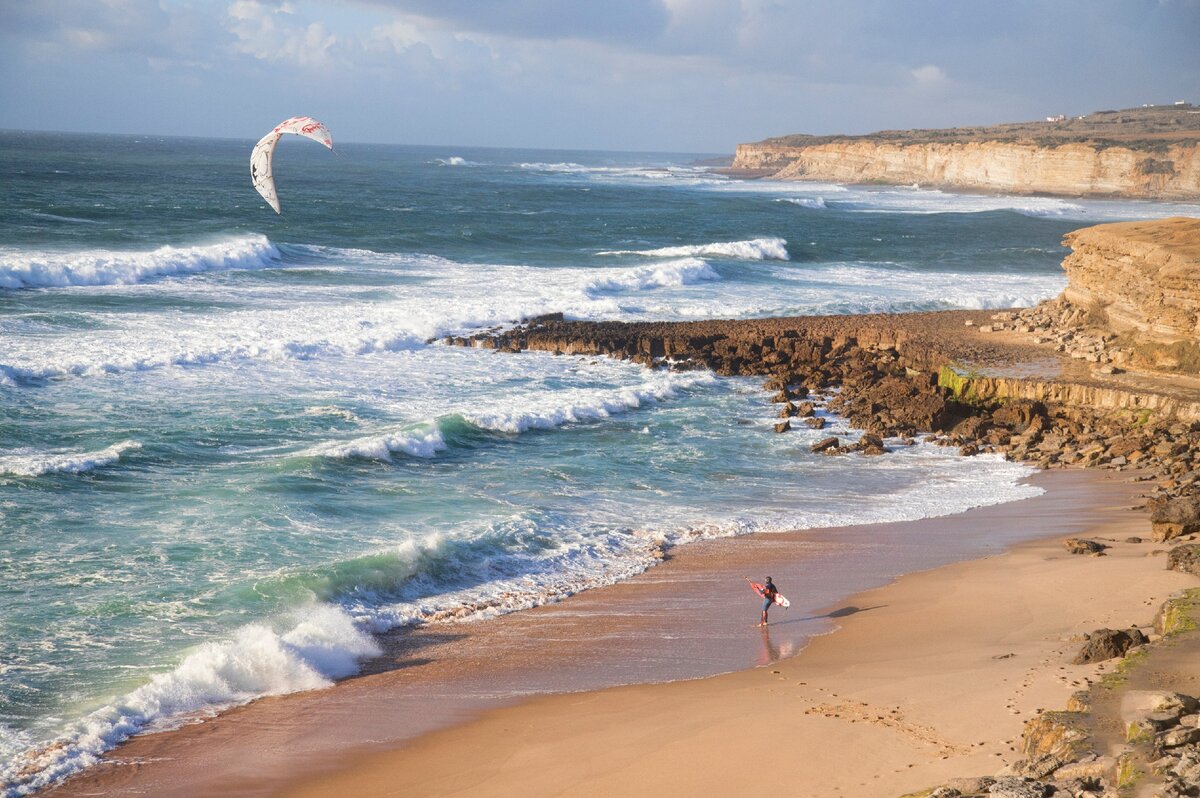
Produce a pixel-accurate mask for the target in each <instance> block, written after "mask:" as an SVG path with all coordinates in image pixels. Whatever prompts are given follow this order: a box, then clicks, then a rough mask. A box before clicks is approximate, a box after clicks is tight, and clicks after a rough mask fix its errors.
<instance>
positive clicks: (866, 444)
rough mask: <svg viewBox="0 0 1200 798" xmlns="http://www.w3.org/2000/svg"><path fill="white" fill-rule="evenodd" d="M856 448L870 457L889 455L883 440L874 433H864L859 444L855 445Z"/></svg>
mask: <svg viewBox="0 0 1200 798" xmlns="http://www.w3.org/2000/svg"><path fill="white" fill-rule="evenodd" d="M854 448H855V449H856V450H857V451H860V452H862V453H863V454H868V455H879V454H887V448H885V447H884V445H883V438H881V437H879V436H878V435H876V434H875V433H873V432H864V433H863V436H862V437H861V438H859V439H858V443H856V444H855V445H854Z"/></svg>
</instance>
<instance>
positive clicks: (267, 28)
mask: <svg viewBox="0 0 1200 798" xmlns="http://www.w3.org/2000/svg"><path fill="white" fill-rule="evenodd" d="M226 15H227V17H228V23H227V27H228V29H229V31H230V32H231V33H232V34H233V35H234V36H235V37H236V41H235V43H234V45H233V48H234V49H235V50H237V51H238V52H242V53H245V54H247V55H250V56H253V57H254V58H257V59H259V60H261V61H268V62H272V63H285V64H293V65H296V66H299V67H306V68H313V69H322V68H328V67H329V66H331V65H332V64H333V62H334V58H335V56H334V54H335V50H336V49H337V47H338V44H339V41H338V38H337V37H336V36H334V35H333V34H331V33H330V32H329V31H328V30H327V29H326V27H325V26H324V25H323V24H322V23H320V22H309V23H307V24H305V22H304V21H303V20H302V19H299V18H297V17H296V12H295V8H294V7H293V6H292V5H291V4H290V3H282V4H278V5H272V4H268V3H262V2H258V0H235V2H234V3H232V4H231V5H230V6H229V8H228V9H227V11H226Z"/></svg>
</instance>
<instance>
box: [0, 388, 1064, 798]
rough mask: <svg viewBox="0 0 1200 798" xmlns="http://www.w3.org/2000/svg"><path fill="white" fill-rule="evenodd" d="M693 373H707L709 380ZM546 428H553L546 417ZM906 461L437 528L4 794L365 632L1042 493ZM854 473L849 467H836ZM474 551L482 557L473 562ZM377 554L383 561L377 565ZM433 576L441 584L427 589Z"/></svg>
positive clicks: (969, 468) (112, 719)
mask: <svg viewBox="0 0 1200 798" xmlns="http://www.w3.org/2000/svg"><path fill="white" fill-rule="evenodd" d="M677 376H681V377H685V378H686V377H688V376H689V375H677ZM690 376H691V377H692V378H694V379H710V380H711V379H712V377H711V375H707V376H706V375H690ZM540 418H541V417H540V416H538V415H537V413H536V412H534V413H533V414H532V415H531V416H529V417H525V418H521V417H517V416H512V417H506V418H499V417H497V418H495V419H491V420H488V419H485V418H482V417H481V418H479V419H477V420H478V421H479V422H480V423H487V424H492V425H493V426H498V427H504V426H511V427H512V428H513V429H516V430H519V429H528V428H532V427H536V426H538V425H539V424H540V423H542V422H541V421H540V420H539V419H540ZM547 421H548V423H555V419H547ZM814 434H815V433H814ZM860 465H861V464H860ZM914 465H917V466H918V467H924V468H930V469H931V471H930V475H929V476H930V478H931V479H932V480H933V481H934V482H935V483H936V484H937V485H938V490H936V491H931V490H929V489H928V484H927V483H926V482H924V481H918V482H917V483H916V484H914V485H913V486H912V487H911V488H909V489H906V490H904V491H902V492H900V493H893V494H890V495H889V496H888V497H887V501H879V502H866V503H859V504H858V505H857V507H856V509H855V510H853V511H851V510H850V508H849V507H848V506H846V505H844V504H838V505H837V506H830V507H828V508H824V509H821V508H816V509H814V510H812V511H810V512H806V513H795V512H793V511H788V510H785V511H776V512H772V511H771V510H770V509H769V508H759V509H758V510H757V511H756V512H755V514H754V515H753V516H739V515H733V516H727V517H723V518H722V517H720V516H719V514H713V513H712V510H711V508H704V511H703V512H704V515H705V516H713V517H712V519H711V520H709V521H707V522H704V523H691V524H690V525H686V524H685V525H680V521H682V520H683V519H682V518H680V519H676V518H672V517H667V518H663V519H662V524H663V529H661V530H645V531H641V532H638V531H634V530H622V531H610V532H608V533H606V534H604V535H602V536H600V537H598V538H597V537H592V536H588V535H585V534H580V533H579V531H578V530H574V531H573V530H571V529H563V530H559V531H557V532H556V533H555V535H554V539H555V545H554V546H552V547H549V548H546V549H544V550H543V551H541V552H538V551H537V550H530V549H529V548H528V547H527V545H526V544H525V542H524V541H525V539H526V538H527V537H528V535H530V534H537V533H539V532H540V531H542V530H540V529H539V522H538V520H537V519H536V518H515V519H513V520H511V521H507V522H504V523H502V524H500V525H499V526H496V527H494V528H492V529H491V530H490V531H486V532H484V533H483V534H473V535H471V536H469V537H464V538H447V537H445V536H442V535H437V534H435V535H430V536H427V537H426V538H424V539H419V540H409V541H407V542H405V543H402V544H400V545H398V546H396V547H394V548H393V549H392V550H390V551H387V552H383V553H381V555H374V556H373V557H372V560H371V564H370V567H369V568H368V569H367V570H368V572H369V573H371V574H375V575H378V574H379V572H380V571H381V569H382V570H383V572H384V575H385V577H386V578H387V579H388V580H390V581H391V582H392V583H393V585H392V586H389V585H388V584H386V583H385V584H380V585H377V588H378V589H381V590H383V591H385V592H384V593H380V592H378V590H377V589H375V588H372V587H370V586H365V585H360V584H359V583H357V582H354V583H349V582H348V583H346V584H345V585H341V586H340V588H341V589H342V590H343V591H344V592H345V597H344V598H341V599H339V598H338V597H337V596H336V595H334V596H328V598H331V599H334V600H335V601H336V602H337V603H334V604H315V605H311V606H309V607H303V608H300V609H299V610H298V611H296V612H295V613H294V618H303V620H300V621H296V620H294V619H293V620H288V619H279V621H278V622H277V623H275V624H270V625H268V624H261V623H257V624H250V625H247V626H244V627H241V628H240V629H238V630H237V631H236V632H235V633H233V634H232V635H231V636H230V637H229V638H227V639H225V640H223V641H217V642H211V643H207V644H204V645H202V646H201V647H199V648H198V649H196V650H194V651H193V652H191V653H190V654H187V655H186V656H184V658H183V659H182V660H181V662H180V663H179V665H178V666H176V667H175V668H174V669H172V670H171V671H168V672H165V673H162V674H159V675H158V676H155V677H154V678H153V679H151V680H150V681H149V682H148V683H147V684H145V685H143V686H142V687H139V688H137V689H136V690H134V691H132V692H130V693H128V694H126V695H124V696H122V697H121V698H119V699H117V700H115V701H113V702H111V703H109V704H108V705H106V706H104V707H102V708H101V709H99V710H96V711H94V712H92V713H91V714H89V715H88V716H86V717H84V718H83V719H81V720H80V721H77V722H75V723H73V724H71V725H70V726H69V727H68V728H67V729H66V730H65V731H64V732H63V733H62V734H61V735H60V736H59V737H57V738H56V739H53V740H51V741H49V742H47V743H43V744H41V745H37V746H35V747H33V748H31V749H29V750H27V751H25V752H24V753H21V754H17V755H16V756H15V757H13V758H12V759H10V760H9V764H8V765H7V766H6V769H5V770H4V771H0V780H3V781H2V782H0V783H4V784H5V785H6V788H5V792H4V795H5V798H9V796H12V797H14V798H15V796H23V795H27V794H30V793H32V792H35V791H36V790H38V789H41V788H43V787H45V786H47V785H49V784H51V783H54V782H55V781H58V780H60V779H62V778H64V777H66V776H68V775H70V774H72V773H75V772H77V771H79V770H82V769H84V768H86V767H89V766H91V765H93V764H95V763H96V762H98V761H99V758H100V756H101V754H103V752H104V751H106V750H108V749H110V748H112V747H114V746H116V745H118V744H120V743H121V742H123V741H124V740H126V739H128V738H129V737H130V736H131V735H133V734H136V733H138V732H140V731H144V730H160V729H165V728H170V727H171V726H172V725H175V724H178V723H180V722H186V721H188V720H195V719H198V718H202V717H207V716H210V715H212V714H215V713H216V712H218V711H220V710H223V709H225V708H228V707H232V706H236V705H239V704H244V703H247V702H249V701H252V700H254V699H255V698H258V697H261V696H267V695H279V694H284V693H291V692H297V691H302V690H311V689H317V688H321V687H325V686H327V685H329V684H330V683H331V682H332V681H333V680H335V679H338V678H342V677H345V676H349V675H352V674H354V673H355V672H357V670H358V668H359V664H360V662H361V661H362V660H363V659H364V658H366V657H370V656H375V655H377V654H378V653H379V648H378V645H377V644H376V643H375V642H374V640H373V639H372V638H371V637H370V636H369V634H368V633H369V632H374V633H382V632H384V631H387V630H388V629H392V628H395V627H397V626H407V625H413V624H419V623H457V622H469V621H478V620H484V619H487V618H491V617H495V616H497V615H501V614H504V613H508V612H513V611H517V610H522V609H527V608H530V607H534V606H539V605H542V604H547V603H552V602H556V601H559V600H561V599H563V598H566V597H567V596H570V595H572V594H573V593H576V592H579V591H581V590H586V589H591V588H596V587H601V586H604V585H609V584H613V583H615V582H618V581H622V580H624V579H628V578H630V577H632V576H633V575H635V574H637V573H640V572H641V571H644V570H645V569H647V568H649V567H651V566H652V565H653V564H654V563H655V562H657V560H658V557H659V556H660V552H661V548H662V546H664V545H681V544H685V543H688V542H692V541H695V540H701V539H710V538H714V537H727V536H730V535H739V534H746V533H750V532H768V533H769V532H773V531H785V530H792V529H803V528H817V527H832V526H842V525H847V524H861V523H879V522H887V521H902V520H914V519H919V518H925V517H933V516H938V515H945V514H951V513H956V512H962V511H964V510H966V509H969V508H971V507H976V506H983V505H989V504H997V503H1001V502H1006V501H1013V500H1016V499H1020V498H1026V497H1030V496H1034V495H1037V494H1038V493H1040V492H1041V490H1040V489H1039V488H1035V487H1032V486H1029V485H1026V484H1022V483H1021V482H1020V480H1021V479H1022V478H1023V477H1025V476H1027V475H1028V474H1030V473H1032V471H1033V469H1031V468H1029V467H1027V466H1022V465H1018V464H1015V463H1007V462H1005V461H1004V460H1003V459H1002V458H1000V457H998V456H988V455H984V456H980V457H975V458H970V459H968V460H959V459H958V458H955V457H954V456H953V455H950V454H948V453H947V452H945V451H942V450H938V449H937V448H936V447H934V446H932V445H928V444H922V445H918V446H916V447H906V448H901V449H898V450H897V451H896V452H894V453H893V454H892V455H890V456H889V457H888V458H881V459H878V460H873V461H871V462H870V465H869V466H865V465H861V467H872V468H885V469H886V468H911V467H913V466H914ZM851 466H855V464H850V465H849V466H847V467H851ZM855 467H857V466H855ZM697 509H699V508H697ZM701 517H703V516H701ZM667 530H673V531H667ZM480 551H484V552H486V556H483V557H481V556H480ZM380 556H382V557H384V558H385V560H386V561H387V562H390V565H381V562H382V561H381V560H380ZM348 570H349V571H350V572H351V573H353V569H348ZM433 573H438V574H442V575H443V576H440V577H438V578H437V579H436V580H435V581H434V582H431V581H430V579H431V577H430V574H433ZM446 573H453V574H456V575H457V577H456V578H458V579H461V583H462V584H463V585H466V586H465V587H462V588H459V589H453V588H451V589H449V590H447V589H446V588H447V587H448V583H447V581H446V579H445V576H444V574H446ZM401 584H407V585H409V586H410V588H411V590H412V591H413V595H412V597H401V598H399V600H397V599H396V598H391V599H389V598H388V597H387V595H386V592H387V591H390V590H392V589H393V587H394V586H397V585H401ZM333 589H334V590H335V591H336V590H338V589H339V587H338V586H336V585H335V586H333ZM281 629H282V631H281Z"/></svg>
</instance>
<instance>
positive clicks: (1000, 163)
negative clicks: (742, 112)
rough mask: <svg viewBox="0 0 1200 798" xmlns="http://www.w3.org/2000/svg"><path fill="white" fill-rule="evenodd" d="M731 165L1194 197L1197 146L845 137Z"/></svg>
mask: <svg viewBox="0 0 1200 798" xmlns="http://www.w3.org/2000/svg"><path fill="white" fill-rule="evenodd" d="M733 168H734V169H756V170H766V169H770V170H773V172H774V174H773V175H772V177H773V178H775V179H779V180H828V181H833V182H837V183H873V182H880V183H889V184H896V185H911V184H913V183H916V184H919V185H922V186H940V187H949V188H960V189H973V190H983V191H1000V192H1004V193H1012V194H1064V195H1069V196H1080V195H1088V196H1125V197H1140V198H1146V199H1175V200H1187V199H1197V198H1200V147H1198V146H1197V145H1195V144H1187V145H1172V146H1169V147H1167V148H1166V150H1165V152H1162V153H1155V154H1153V155H1151V154H1147V153H1146V152H1139V151H1137V150H1133V149H1129V148H1127V147H1120V146H1114V147H1105V148H1103V149H1097V148H1095V147H1093V146H1092V145H1089V144H1064V145H1061V146H1054V147H1042V146H1039V145H1037V144H1035V143H1003V142H988V141H985V142H967V143H952V144H938V143H928V144H897V143H892V142H886V141H870V140H847V141H844V142H831V143H826V144H817V145H813V146H798V147H797V146H785V145H779V144H769V143H761V144H740V145H738V148H737V156H736V157H735V158H734V162H733Z"/></svg>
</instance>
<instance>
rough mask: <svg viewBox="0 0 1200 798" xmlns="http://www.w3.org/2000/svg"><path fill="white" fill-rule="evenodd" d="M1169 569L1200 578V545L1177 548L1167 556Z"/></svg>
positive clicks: (1192, 544) (1194, 544)
mask: <svg viewBox="0 0 1200 798" xmlns="http://www.w3.org/2000/svg"><path fill="white" fill-rule="evenodd" d="M1167 569H1168V570H1171V571H1179V572H1181V573H1185V574H1191V575H1192V576H1200V543H1185V544H1184V545H1182V546H1176V547H1175V548H1173V549H1171V551H1170V552H1169V553H1168V554H1167Z"/></svg>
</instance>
